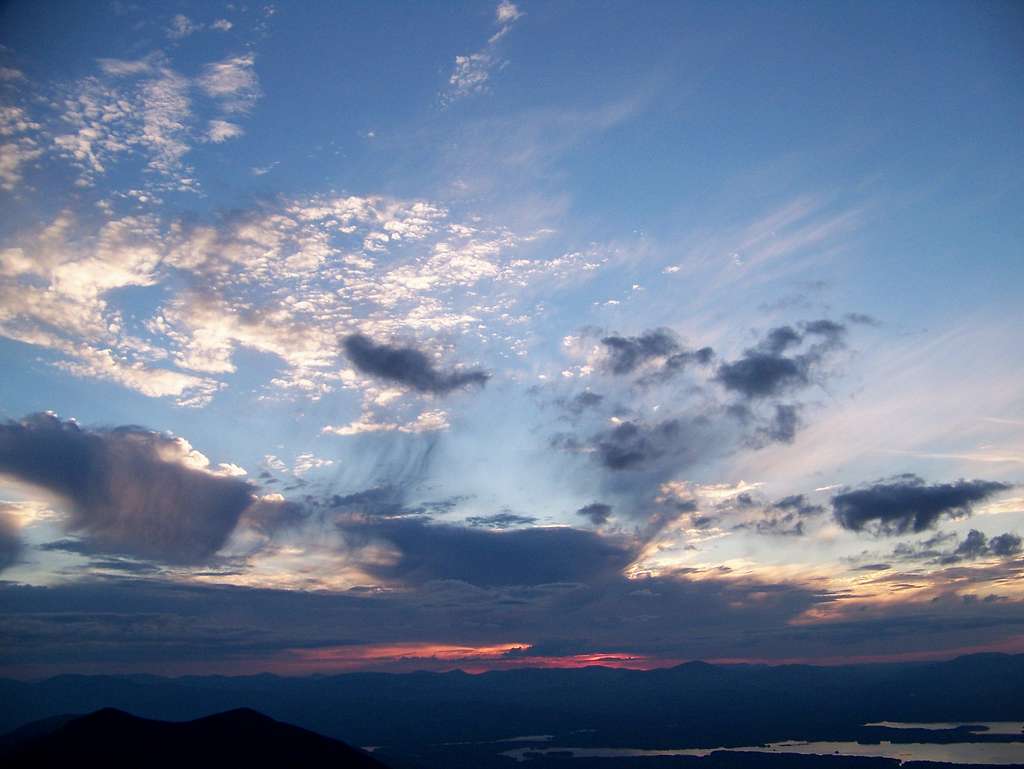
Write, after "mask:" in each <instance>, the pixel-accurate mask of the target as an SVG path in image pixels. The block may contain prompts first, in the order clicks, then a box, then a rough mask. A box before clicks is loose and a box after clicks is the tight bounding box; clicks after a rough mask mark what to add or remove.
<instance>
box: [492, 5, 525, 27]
mask: <svg viewBox="0 0 1024 769" xmlns="http://www.w3.org/2000/svg"><path fill="white" fill-rule="evenodd" d="M495 15H496V17H497V19H498V23H499V24H510V23H512V22H513V21H515V20H516V19H518V18H519V17H520V16H522V15H523V14H522V12H521V11H520V10H519V8H518V7H517V6H516V4H515V3H510V2H509V1H508V0H501V2H500V3H498V8H497V10H496V11H495Z"/></svg>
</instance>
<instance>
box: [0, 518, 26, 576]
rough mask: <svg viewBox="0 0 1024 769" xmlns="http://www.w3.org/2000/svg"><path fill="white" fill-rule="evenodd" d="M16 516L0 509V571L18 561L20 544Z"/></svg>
mask: <svg viewBox="0 0 1024 769" xmlns="http://www.w3.org/2000/svg"><path fill="white" fill-rule="evenodd" d="M20 528H21V527H20V526H18V520H17V518H16V517H15V516H14V515H13V514H12V513H8V512H6V511H5V510H3V509H0V572H2V571H3V570H4V569H7V568H10V567H11V566H13V565H14V564H16V563H17V562H18V558H19V557H20V555H21V550H22V544H21V535H20V533H19V532H20Z"/></svg>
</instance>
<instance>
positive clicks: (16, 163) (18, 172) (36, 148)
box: [0, 105, 43, 192]
mask: <svg viewBox="0 0 1024 769" xmlns="http://www.w3.org/2000/svg"><path fill="white" fill-rule="evenodd" d="M39 128H40V126H39V124H38V123H36V122H35V121H33V120H31V119H30V118H29V115H28V113H26V112H25V110H23V109H22V108H20V107H15V106H11V105H6V106H0V141H2V143H0V189H3V190H6V191H7V192H13V191H14V190H15V189H17V187H18V185H19V184H21V180H22V176H23V166H25V165H27V164H28V163H30V162H31V161H33V160H35V159H36V158H38V157H39V156H41V155H42V154H43V149H42V147H41V145H40V144H39V141H38V140H37V138H36V137H34V136H33V135H32V134H33V133H34V132H35V131H37V130H38V129H39Z"/></svg>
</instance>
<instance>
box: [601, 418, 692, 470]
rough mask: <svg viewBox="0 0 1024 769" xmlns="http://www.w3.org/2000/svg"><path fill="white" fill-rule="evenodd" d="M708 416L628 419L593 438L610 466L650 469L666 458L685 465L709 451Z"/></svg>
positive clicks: (616, 468)
mask: <svg viewBox="0 0 1024 769" xmlns="http://www.w3.org/2000/svg"><path fill="white" fill-rule="evenodd" d="M707 427H708V424H707V420H705V419H703V418H701V417H697V418H696V419H691V420H686V419H683V418H678V419H666V420H663V421H661V422H656V423H654V424H646V423H643V422H633V421H625V422H621V423H619V424H617V425H615V427H612V428H611V429H608V430H604V431H602V432H600V433H598V434H597V435H595V436H593V438H592V439H591V444H592V445H593V446H594V448H596V450H597V457H598V459H599V461H600V462H601V464H602V465H604V467H606V468H608V469H609V470H640V469H647V468H649V467H650V466H651V465H652V464H653V463H656V462H658V461H659V460H661V459H663V458H666V457H668V458H671V459H672V461H673V462H674V463H676V466H677V467H679V466H685V465H689V464H692V463H693V462H695V461H697V459H698V458H700V457H701V456H706V455H707V454H708V453H709V450H708V444H706V443H705V441H704V440H703V438H704V433H706V431H707V430H706V428H707Z"/></svg>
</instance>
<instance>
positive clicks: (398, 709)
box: [0, 654, 1024, 769]
mask: <svg viewBox="0 0 1024 769" xmlns="http://www.w3.org/2000/svg"><path fill="white" fill-rule="evenodd" d="M1022 692H1024V655H1003V654H979V655H970V656H966V657H960V658H958V659H955V660H950V661H944V662H927V663H913V664H907V663H901V664H879V665H856V666H843V667H812V666H804V665H786V666H776V667H770V666H763V665H709V664H705V663H699V662H697V663H687V664H684V665H680V666H677V667H673V668H665V669H660V670H651V671H635V670H616V669H610V668H600V667H593V668H583V669H576V670H556V669H519V670H510V671H500V672H498V671H496V672H490V673H483V674H480V675H469V674H466V673H462V672H452V673H408V674H387V673H350V674H343V675H330V676H324V675H319V676H309V677H302V678H282V677H277V676H273V675H256V676H241V677H223V676H185V677H181V678H162V677H158V676H80V675H65V676H58V677H55V678H51V679H48V680H45V681H39V682H31V683H29V682H23V681H15V680H10V679H0V733H2V732H4V731H7V730H10V729H13V728H15V727H18V726H21V725H23V724H26V723H28V722H30V721H37V720H39V719H47V718H52V717H55V716H60V715H61V714H64V713H89V712H92V711H95V710H98V709H101V708H110V707H114V708H119V709H121V710H124V711H128V712H130V713H135V714H137V715H139V716H144V717H146V718H154V719H167V720H175V721H182V720H187V719H195V718H201V717H204V716H210V715H212V714H214V713H220V712H222V711H227V710H233V709H236V708H253V709H255V710H258V711H260V712H262V713H266V714H268V715H269V716H270V717H272V718H274V719H278V721H283V722H287V723H294V724H298V725H299V726H301V727H303V728H304V729H309V730H312V731H314V732H318V733H320V734H324V735H328V736H329V737H333V738H337V739H340V740H345V741H346V742H348V743H350V744H352V745H361V746H367V745H372V746H381V748H380V750H379V751H378V752H375V753H374V756H375V757H377V758H378V759H379V760H381V761H383V762H384V763H386V764H388V765H390V766H392V767H394V768H395V769H403V767H407V766H408V767H421V766H422V767H427V766H430V767H436V769H452V768H453V767H463V766H465V767H473V769H479V767H484V766H492V765H494V766H498V765H501V766H505V765H509V764H508V761H507V760H505V759H503V760H501V761H497V760H496V759H495V756H496V755H497V754H498V753H500V752H501V750H504V749H505V748H503V747H502V744H503V743H498V744H495V742H494V741H499V740H501V741H507V740H509V739H510V738H516V737H521V736H524V735H549V737H546V738H545V739H546V740H547V742H545V745H546V746H548V747H558V746H560V745H574V746H578V747H586V746H588V745H589V746H596V747H616V746H620V747H632V748H681V747H693V748H705V747H733V746H744V745H757V744H761V743H767V742H777V741H781V740H790V739H793V740H851V739H853V740H856V739H861V740H874V741H876V742H877V741H878V740H879V739H884V740H890V741H895V742H901V741H905V742H912V741H914V740H915V739H919V740H920V739H922V738H923V737H927V741H930V742H936V741H938V742H942V741H949V742H953V741H957V740H959V739H962V735H959V736H958V735H957V734H955V733H953V732H950V733H948V734H947V733H927V734H925V733H924V732H921V733H919V732H917V731H915V730H905V731H904V730H900V731H898V732H895V730H880V729H878V728H875V727H865V726H864V725H865V724H868V723H875V722H882V721H903V722H961V723H977V722H982V721H1022V722H1024V694H1022ZM194 723H200V722H194ZM270 723H276V722H274V721H270ZM281 726H283V725H281ZM972 739H974V738H972ZM977 739H983V740H987V741H1007V740H1019V739H1020V737H1019V736H1018V737H1007V736H1003V737H1000V736H997V735H986V736H983V737H979V738H977ZM455 746H457V747H455ZM1022 747H1024V743H1022ZM499 748H500V749H501V750H499ZM456 754H458V756H460V757H459V758H456ZM735 755H736V754H733V756H734V758H735ZM563 760H564V759H563ZM766 760H767V759H766ZM572 761H573V763H572V767H574V769H576V768H579V769H582V767H583V764H582V763H580V760H579V759H573V760H572ZM677 763H678V762H677ZM1022 763H1024V756H1022ZM530 764H531V768H532V767H533V766H536V765H537V764H534V762H533V761H531V762H530ZM642 765H643V766H644V767H647V766H651V767H654V766H655V765H656V764H655V763H651V762H650V761H648V760H647V759H644V763H643V764H642ZM673 765H675V764H673Z"/></svg>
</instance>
